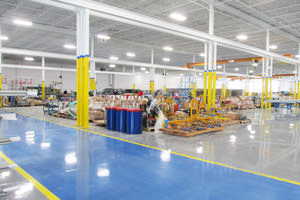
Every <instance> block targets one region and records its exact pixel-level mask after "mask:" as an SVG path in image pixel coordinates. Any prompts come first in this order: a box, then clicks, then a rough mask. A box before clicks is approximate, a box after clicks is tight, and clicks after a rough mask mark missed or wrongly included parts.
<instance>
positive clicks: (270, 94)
mask: <svg viewBox="0 0 300 200" xmlns="http://www.w3.org/2000/svg"><path fill="white" fill-rule="evenodd" d="M269 91H270V93H269V100H272V78H270V89H269ZM269 109H270V110H271V103H269Z"/></svg>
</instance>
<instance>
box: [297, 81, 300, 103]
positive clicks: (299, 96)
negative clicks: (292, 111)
mask: <svg viewBox="0 0 300 200" xmlns="http://www.w3.org/2000/svg"><path fill="white" fill-rule="evenodd" d="M299 92H300V82H299V81H298V88H297V99H300V93H299Z"/></svg>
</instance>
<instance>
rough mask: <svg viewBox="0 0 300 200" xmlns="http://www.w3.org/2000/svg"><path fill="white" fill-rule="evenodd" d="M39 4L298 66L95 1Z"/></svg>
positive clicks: (240, 45)
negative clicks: (86, 12)
mask: <svg viewBox="0 0 300 200" xmlns="http://www.w3.org/2000/svg"><path fill="white" fill-rule="evenodd" d="M34 1H35V2H39V3H46V4H48V5H52V6H56V7H60V8H64V9H71V10H72V9H74V7H80V8H87V9H90V10H91V12H90V14H92V15H94V16H98V17H102V18H106V19H111V20H114V21H119V22H122V23H127V24H131V25H135V26H139V27H144V28H148V29H152V30H157V31H161V32H165V33H169V34H172V35H177V36H180V37H184V38H189V39H192V40H196V41H200V42H204V41H207V40H210V41H214V42H217V43H218V45H220V46H225V47H229V48H233V49H237V50H241V51H244V52H248V53H251V54H255V55H259V56H269V57H273V58H274V59H276V60H279V61H282V62H287V63H291V64H300V61H299V60H296V59H293V58H286V57H284V56H281V55H279V54H276V53H273V52H267V51H265V50H262V49H259V48H256V47H253V46H250V45H246V44H243V43H240V42H236V41H232V40H229V39H226V38H222V37H218V36H215V35H210V34H208V33H205V32H202V31H198V30H195V29H192V28H187V27H184V26H181V25H177V24H174V23H170V22H165V21H163V20H159V19H156V18H153V17H149V16H145V15H142V14H138V13H135V12H132V11H128V10H124V9H120V8H117V7H113V6H109V5H106V4H103V3H98V2H95V1H84V0H57V2H61V3H63V4H60V3H57V2H54V1H47V2H46V1H45V0H34Z"/></svg>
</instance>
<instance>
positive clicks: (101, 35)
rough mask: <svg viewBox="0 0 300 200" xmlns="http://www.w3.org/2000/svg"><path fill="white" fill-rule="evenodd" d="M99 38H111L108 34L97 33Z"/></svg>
mask: <svg viewBox="0 0 300 200" xmlns="http://www.w3.org/2000/svg"><path fill="white" fill-rule="evenodd" d="M97 38H98V39H100V40H109V39H110V37H109V36H108V35H106V34H101V33H100V34H97Z"/></svg>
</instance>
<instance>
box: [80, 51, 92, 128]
mask: <svg viewBox="0 0 300 200" xmlns="http://www.w3.org/2000/svg"><path fill="white" fill-rule="evenodd" d="M89 62H90V61H89V57H88V55H86V56H84V57H83V58H82V91H81V93H82V94H81V97H82V105H81V106H82V119H81V124H82V127H83V128H87V127H89Z"/></svg>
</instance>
